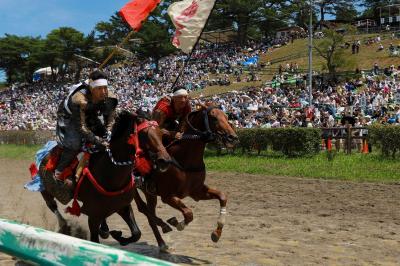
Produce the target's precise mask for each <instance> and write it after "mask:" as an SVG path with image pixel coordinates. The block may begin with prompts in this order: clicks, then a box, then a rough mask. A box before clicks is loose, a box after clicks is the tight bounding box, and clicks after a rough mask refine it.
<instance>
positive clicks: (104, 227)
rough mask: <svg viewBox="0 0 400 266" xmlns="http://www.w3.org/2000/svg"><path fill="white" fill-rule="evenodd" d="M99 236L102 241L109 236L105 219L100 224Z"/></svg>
mask: <svg viewBox="0 0 400 266" xmlns="http://www.w3.org/2000/svg"><path fill="white" fill-rule="evenodd" d="M99 235H100V237H101V238H103V239H107V238H108V237H109V236H110V229H109V228H108V224H107V220H106V219H104V220H103V221H102V222H101V224H100V228H99Z"/></svg>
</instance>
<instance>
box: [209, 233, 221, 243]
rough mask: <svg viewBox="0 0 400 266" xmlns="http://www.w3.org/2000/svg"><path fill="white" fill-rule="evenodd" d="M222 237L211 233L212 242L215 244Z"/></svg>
mask: <svg viewBox="0 0 400 266" xmlns="http://www.w3.org/2000/svg"><path fill="white" fill-rule="evenodd" d="M220 237H221V236H220V235H218V234H217V233H216V232H215V231H214V232H212V233H211V240H212V241H213V242H214V243H217V242H218V240H219V238H220Z"/></svg>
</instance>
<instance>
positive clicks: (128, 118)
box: [112, 110, 137, 139]
mask: <svg viewBox="0 0 400 266" xmlns="http://www.w3.org/2000/svg"><path fill="white" fill-rule="evenodd" d="M136 119H137V115H136V114H135V113H131V112H129V111H126V110H122V111H120V112H119V113H118V114H117V117H116V118H115V124H114V126H113V129H112V138H113V139H115V138H120V137H121V136H122V135H123V134H124V133H125V132H127V131H128V130H129V129H130V128H131V129H132V130H133V128H132V127H133V122H134V121H136Z"/></svg>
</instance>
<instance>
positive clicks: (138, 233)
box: [131, 231, 142, 242]
mask: <svg viewBox="0 0 400 266" xmlns="http://www.w3.org/2000/svg"><path fill="white" fill-rule="evenodd" d="M141 237H142V232H140V231H139V232H137V233H135V234H132V237H131V239H132V242H138V241H139V239H140V238H141Z"/></svg>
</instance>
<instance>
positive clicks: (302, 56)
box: [191, 34, 400, 97]
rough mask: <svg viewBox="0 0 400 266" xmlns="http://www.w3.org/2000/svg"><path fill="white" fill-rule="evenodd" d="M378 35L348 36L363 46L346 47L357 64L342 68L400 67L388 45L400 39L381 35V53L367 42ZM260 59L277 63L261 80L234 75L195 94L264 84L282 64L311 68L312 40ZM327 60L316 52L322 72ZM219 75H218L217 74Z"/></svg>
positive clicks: (316, 66) (315, 63) (315, 62)
mask: <svg viewBox="0 0 400 266" xmlns="http://www.w3.org/2000/svg"><path fill="white" fill-rule="evenodd" d="M376 36H377V34H367V35H366V34H364V35H354V36H346V40H347V41H349V42H350V43H352V42H353V41H354V40H361V47H360V52H359V54H354V55H353V54H352V53H351V47H350V48H348V49H346V50H345V55H347V56H349V57H350V58H353V59H354V61H355V63H356V65H355V66H351V67H348V68H344V69H340V70H341V71H354V70H355V68H357V67H358V68H359V69H372V66H373V65H374V63H375V62H377V63H378V65H379V66H380V67H387V66H390V65H392V64H393V65H395V66H398V65H400V57H390V56H389V52H388V50H387V48H388V47H389V45H390V43H393V45H395V46H397V45H400V40H399V39H397V40H392V39H391V38H390V35H381V38H382V44H383V46H384V48H385V50H384V51H380V52H377V49H378V44H377V43H375V44H372V45H371V46H367V45H365V44H364V41H365V40H367V39H369V38H373V37H376ZM319 41H320V40H314V44H316V43H318V42H319ZM260 62H262V63H266V62H276V63H274V64H272V65H270V66H267V67H266V68H264V69H263V70H262V71H261V72H258V73H257V75H258V76H259V77H260V78H261V81H259V82H240V83H235V81H234V78H233V77H232V78H231V82H232V84H231V85H230V86H208V87H206V88H205V89H204V90H202V91H196V92H192V93H191V96H192V97H198V96H200V95H203V96H209V95H214V94H220V93H224V92H228V91H232V90H241V89H245V88H246V87H252V86H260V85H261V84H263V83H264V82H267V81H270V80H271V78H272V76H273V73H275V72H276V71H277V69H278V67H279V65H282V66H285V65H286V64H287V63H289V64H290V63H297V64H298V65H299V69H304V70H306V69H308V39H301V40H295V41H294V43H290V44H288V45H286V46H283V47H280V48H277V49H275V50H273V51H272V52H269V53H267V54H265V55H262V56H261V58H260ZM324 63H325V62H324V60H323V59H322V58H321V57H320V56H319V55H318V54H317V52H316V51H315V50H314V51H313V68H314V69H315V70H316V71H319V72H321V71H322V69H323V65H324ZM213 78H217V76H215V77H213Z"/></svg>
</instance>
